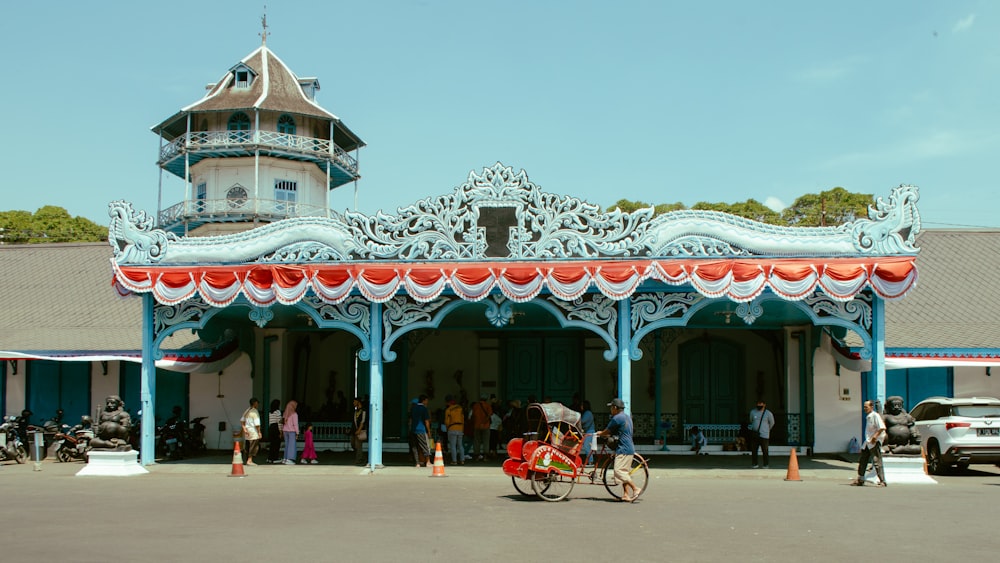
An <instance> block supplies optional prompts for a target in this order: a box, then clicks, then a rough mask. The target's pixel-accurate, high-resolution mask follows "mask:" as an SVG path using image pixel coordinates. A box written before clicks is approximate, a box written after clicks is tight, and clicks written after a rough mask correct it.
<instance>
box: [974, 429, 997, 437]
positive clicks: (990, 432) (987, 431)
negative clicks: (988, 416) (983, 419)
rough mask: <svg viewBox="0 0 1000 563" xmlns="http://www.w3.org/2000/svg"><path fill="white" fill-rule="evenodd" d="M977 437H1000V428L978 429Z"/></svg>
mask: <svg viewBox="0 0 1000 563" xmlns="http://www.w3.org/2000/svg"><path fill="white" fill-rule="evenodd" d="M976 436H1000V428H976Z"/></svg>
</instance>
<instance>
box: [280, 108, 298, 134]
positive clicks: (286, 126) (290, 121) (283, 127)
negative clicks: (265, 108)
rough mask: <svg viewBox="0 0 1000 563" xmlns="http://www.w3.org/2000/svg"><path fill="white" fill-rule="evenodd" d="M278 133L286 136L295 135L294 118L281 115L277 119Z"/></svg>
mask: <svg viewBox="0 0 1000 563" xmlns="http://www.w3.org/2000/svg"><path fill="white" fill-rule="evenodd" d="M278 133H285V134H288V135H294V134H295V118H293V117H292V116H290V115H288V114H287V113H283V114H281V117H279V118H278Z"/></svg>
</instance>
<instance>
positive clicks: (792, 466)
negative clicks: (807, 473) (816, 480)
mask: <svg viewBox="0 0 1000 563" xmlns="http://www.w3.org/2000/svg"><path fill="white" fill-rule="evenodd" d="M801 480H802V478H801V477H799V458H797V457H796V456H795V448H792V456H791V457H789V458H788V473H787V474H786V475H785V481H801Z"/></svg>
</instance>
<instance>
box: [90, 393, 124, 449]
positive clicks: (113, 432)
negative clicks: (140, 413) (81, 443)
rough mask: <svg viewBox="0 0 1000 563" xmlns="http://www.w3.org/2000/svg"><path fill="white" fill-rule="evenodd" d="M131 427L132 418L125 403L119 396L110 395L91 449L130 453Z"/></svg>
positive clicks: (106, 400)
mask: <svg viewBox="0 0 1000 563" xmlns="http://www.w3.org/2000/svg"><path fill="white" fill-rule="evenodd" d="M131 427H132V417H131V416H129V414H128V412H127V411H126V410H125V403H124V401H122V399H121V397H119V396H118V395H108V398H107V399H105V404H104V410H103V411H101V416H100V417H99V418H98V423H97V437H95V438H94V439H93V440H91V441H90V446H91V449H94V450H115V451H119V452H127V451H130V450H131V449H132V446H131V445H130V444H129V442H128V433H129V428H131Z"/></svg>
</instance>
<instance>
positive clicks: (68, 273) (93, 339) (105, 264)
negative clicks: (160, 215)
mask: <svg viewBox="0 0 1000 563" xmlns="http://www.w3.org/2000/svg"><path fill="white" fill-rule="evenodd" d="M110 260H111V247H110V246H108V244H107V243H67V244H31V245H5V246H0V272H2V274H0V354H2V353H3V352H5V351H6V352H38V351H47V352H48V351H61V352H83V351H86V352H115V351H135V350H140V349H141V348H142V330H141V328H142V300H141V299H138V298H135V297H128V298H122V297H119V296H118V294H117V292H116V291H115V290H114V288H113V287H112V285H111V280H112V273H111V262H110ZM186 343H187V342H186V341H185V342H183V343H175V342H171V347H174V345H175V344H176V345H177V346H178V347H179V346H180V345H182V344H186Z"/></svg>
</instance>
